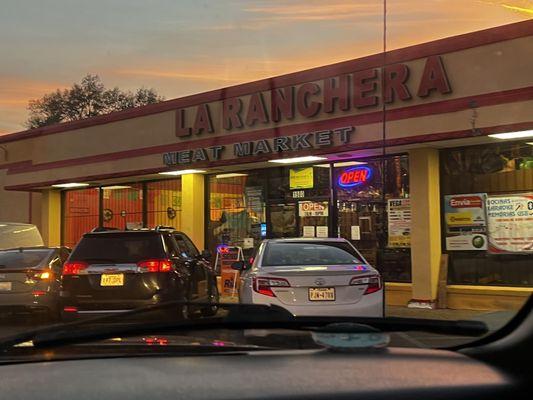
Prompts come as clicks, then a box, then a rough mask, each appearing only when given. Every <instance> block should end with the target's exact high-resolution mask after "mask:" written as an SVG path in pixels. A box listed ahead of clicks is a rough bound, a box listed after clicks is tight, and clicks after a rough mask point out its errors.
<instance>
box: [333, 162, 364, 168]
mask: <svg viewBox="0 0 533 400" xmlns="http://www.w3.org/2000/svg"><path fill="white" fill-rule="evenodd" d="M367 164H368V163H367V162H364V161H342V162H338V163H335V164H334V166H335V167H351V166H352V165H367Z"/></svg>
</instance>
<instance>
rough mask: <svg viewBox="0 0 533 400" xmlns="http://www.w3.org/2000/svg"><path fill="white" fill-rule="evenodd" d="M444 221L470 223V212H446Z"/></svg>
mask: <svg viewBox="0 0 533 400" xmlns="http://www.w3.org/2000/svg"><path fill="white" fill-rule="evenodd" d="M446 223H447V224H448V225H471V224H472V223H473V221H472V214H471V213H469V212H460V213H448V214H446Z"/></svg>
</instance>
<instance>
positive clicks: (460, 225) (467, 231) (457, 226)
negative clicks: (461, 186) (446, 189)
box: [444, 193, 487, 251]
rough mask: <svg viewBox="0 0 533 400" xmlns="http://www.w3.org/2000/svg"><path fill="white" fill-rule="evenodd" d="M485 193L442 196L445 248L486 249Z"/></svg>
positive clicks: (451, 249)
mask: <svg viewBox="0 0 533 400" xmlns="http://www.w3.org/2000/svg"><path fill="white" fill-rule="evenodd" d="M486 199H487V194H486V193H473V194H461V195H448V196H444V219H445V222H446V250H450V251H453V250H460V251H470V250H471V251H476V250H486V249H487V219H486V215H485V202H486Z"/></svg>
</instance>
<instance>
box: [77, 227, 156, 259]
mask: <svg viewBox="0 0 533 400" xmlns="http://www.w3.org/2000/svg"><path fill="white" fill-rule="evenodd" d="M164 257H165V251H164V248H163V242H162V240H161V236H160V235H153V234H142V233H135V234H120V233H117V234H95V235H87V236H84V237H83V238H82V239H81V241H80V242H79V244H78V245H77V246H76V248H75V249H74V251H73V252H72V256H71V257H70V259H71V260H74V261H86V262H93V263H98V262H103V263H137V262H139V261H142V260H146V259H149V258H164Z"/></svg>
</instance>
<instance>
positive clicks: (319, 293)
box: [309, 288, 335, 301]
mask: <svg viewBox="0 0 533 400" xmlns="http://www.w3.org/2000/svg"><path fill="white" fill-rule="evenodd" d="M309 300H310V301H335V288H309Z"/></svg>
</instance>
